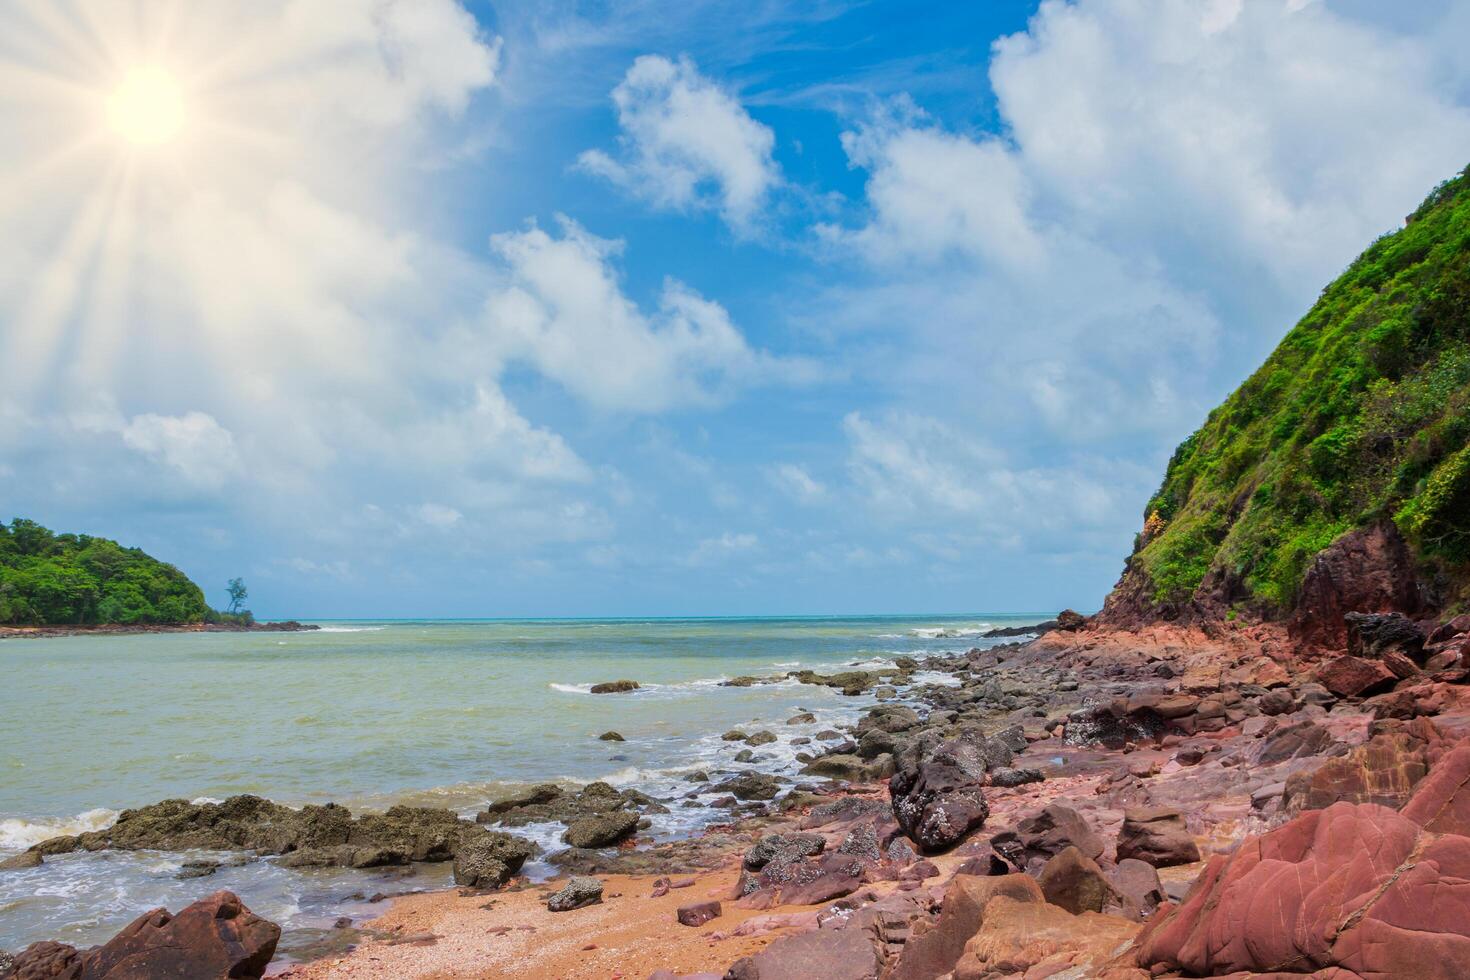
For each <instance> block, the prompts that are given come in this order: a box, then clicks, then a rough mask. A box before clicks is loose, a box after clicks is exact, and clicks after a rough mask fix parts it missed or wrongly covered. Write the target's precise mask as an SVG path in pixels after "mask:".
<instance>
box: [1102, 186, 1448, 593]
mask: <svg viewBox="0 0 1470 980" xmlns="http://www.w3.org/2000/svg"><path fill="white" fill-rule="evenodd" d="M1144 518H1145V523H1144V528H1143V531H1142V532H1141V533H1140V534H1139V536H1138V538H1137V540H1136V543H1135V548H1134V553H1133V556H1132V557H1131V558H1130V559H1129V562H1128V567H1127V569H1126V571H1125V572H1124V575H1123V580H1122V581H1121V582H1120V583H1119V586H1118V589H1117V590H1115V591H1114V593H1113V595H1112V596H1111V597H1110V598H1109V606H1110V607H1112V609H1111V610H1109V611H1105V613H1104V618H1105V619H1106V618H1108V616H1109V615H1112V616H1113V617H1115V618H1118V617H1120V616H1122V617H1125V618H1126V617H1128V616H1131V617H1134V618H1136V617H1139V616H1162V617H1165V618H1176V617H1184V618H1190V617H1201V616H1219V615H1225V616H1227V617H1231V618H1233V617H1234V616H1236V615H1242V614H1250V615H1252V616H1259V617H1264V618H1281V617H1284V616H1286V615H1288V614H1289V613H1291V611H1292V610H1293V608H1294V606H1295V605H1296V604H1297V603H1298V601H1299V599H1301V598H1302V596H1301V590H1302V587H1303V581H1304V576H1305V575H1306V573H1307V571H1308V569H1309V567H1311V565H1312V563H1313V561H1314V559H1316V558H1317V556H1319V555H1320V554H1322V553H1323V552H1324V550H1325V549H1328V548H1329V546H1331V545H1332V544H1333V543H1334V541H1338V540H1339V539H1340V537H1341V536H1343V535H1344V534H1346V533H1348V532H1351V531H1354V530H1355V529H1360V528H1369V527H1375V528H1381V529H1382V530H1383V531H1384V533H1385V534H1387V535H1390V536H1392V537H1394V538H1395V539H1397V538H1398V537H1400V536H1401V537H1402V539H1403V540H1404V541H1405V542H1407V547H1408V555H1409V556H1410V562H1411V563H1412V565H1413V566H1414V567H1413V569H1412V574H1413V575H1414V576H1416V577H1417V580H1418V582H1419V583H1422V586H1416V587H1421V588H1422V589H1423V592H1424V594H1425V595H1426V596H1428V605H1430V606H1433V607H1436V608H1439V609H1442V610H1458V609H1462V608H1464V607H1466V605H1467V600H1470V594H1467V593H1470V590H1467V583H1470V168H1467V170H1466V171H1465V172H1463V173H1461V174H1460V175H1459V176H1458V177H1456V178H1454V179H1453V180H1450V181H1447V182H1446V183H1444V184H1442V185H1441V186H1440V187H1439V188H1437V189H1436V190H1435V191H1434V192H1433V193H1432V194H1430V195H1429V197H1428V199H1427V200H1425V202H1424V203H1423V204H1422V205H1421V206H1420V207H1419V209H1418V210H1417V211H1415V212H1414V213H1413V214H1412V215H1411V216H1410V217H1409V218H1408V219H1407V221H1406V224H1405V226H1404V227H1403V228H1402V229H1401V230H1399V231H1397V232H1395V233H1393V234H1390V235H1386V236H1384V237H1382V238H1380V239H1378V241H1376V242H1374V243H1373V244H1372V245H1371V246H1370V247H1369V248H1368V250H1367V251H1366V252H1364V253H1363V254H1362V255H1361V256H1360V257H1359V258H1358V259H1357V261H1355V262H1354V263H1353V264H1352V265H1351V266H1350V267H1349V268H1348V269H1347V271H1346V272H1344V273H1343V274H1342V275H1341V276H1340V277H1339V278H1338V279H1337V281H1336V282H1334V283H1332V284H1331V285H1330V286H1328V287H1327V288H1326V289H1325V290H1324V291H1323V292H1322V295H1321V297H1320V298H1319V299H1318V300H1317V302H1316V304H1315V305H1313V307H1312V309H1311V310H1310V311H1309V312H1308V313H1307V315H1306V316H1305V317H1303V318H1302V320H1301V322H1300V323H1298V324H1297V325H1296V327H1294V328H1293V329H1292V330H1291V332H1290V333H1288V334H1287V335H1286V338H1285V339H1284V340H1283V341H1282V342H1281V345H1280V346H1279V347H1278V348H1277V349H1276V350H1275V352H1274V353H1272V355H1271V356H1270V358H1269V359H1267V361H1266V363H1265V364H1264V365H1262V366H1261V368H1260V369H1259V370H1258V371H1256V373H1255V374H1254V375H1252V376H1251V377H1250V379H1249V380H1247V381H1246V382H1245V383H1244V384H1243V385H1241V386H1240V388H1239V389H1238V390H1237V391H1236V392H1235V393H1234V394H1233V395H1231V396H1230V398H1229V399H1228V400H1227V401H1226V402H1225V403H1224V404H1223V405H1221V406H1220V407H1219V408H1217V409H1215V411H1213V412H1211V413H1210V416H1209V418H1208V419H1207V420H1206V421H1205V424H1204V425H1203V426H1202V427H1201V428H1200V430H1199V431H1198V432H1196V433H1195V434H1194V435H1192V436H1190V437H1189V438H1188V439H1187V440H1185V441H1184V444H1183V445H1181V446H1180V447H1179V448H1178V450H1176V451H1175V453H1174V457H1173V459H1172V460H1171V461H1170V463H1169V468H1168V472H1167V473H1166V475H1165V477H1164V482H1163V485H1162V486H1161V487H1160V488H1159V490H1158V492H1157V493H1156V494H1155V495H1154V497H1153V499H1152V500H1150V501H1149V503H1148V506H1147V508H1146V510H1145V514H1144ZM1395 531H1396V532H1397V533H1395ZM1395 545H1396V546H1397V542H1396V541H1395Z"/></svg>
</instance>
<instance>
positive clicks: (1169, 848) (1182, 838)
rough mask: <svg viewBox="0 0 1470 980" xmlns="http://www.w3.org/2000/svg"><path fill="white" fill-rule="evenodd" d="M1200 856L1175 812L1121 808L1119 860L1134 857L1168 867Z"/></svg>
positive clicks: (1195, 859)
mask: <svg viewBox="0 0 1470 980" xmlns="http://www.w3.org/2000/svg"><path fill="white" fill-rule="evenodd" d="M1199 857H1200V855H1199V845H1198V844H1196V843H1195V842H1194V838H1193V837H1192V836H1190V833H1189V828H1188V827H1186V826H1185V825H1184V817H1183V816H1182V815H1180V814H1179V813H1178V812H1177V811H1175V810H1164V809H1158V808H1148V807H1138V808H1136V809H1131V810H1125V811H1123V829H1122V830H1121V831H1119V833H1118V860H1120V861H1122V860H1125V859H1127V858H1133V859H1135V860H1138V861H1143V862H1145V863H1148V864H1151V865H1153V866H1154V867H1156V868H1170V867H1173V866H1174V865H1176V864H1193V863H1194V862H1195V861H1198V860H1199Z"/></svg>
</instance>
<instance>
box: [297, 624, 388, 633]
mask: <svg viewBox="0 0 1470 980" xmlns="http://www.w3.org/2000/svg"><path fill="white" fill-rule="evenodd" d="M387 628H388V627H386V626H318V627H317V628H316V629H315V630H314V631H313V632H316V633H377V632H379V631H381V630H385V629H387Z"/></svg>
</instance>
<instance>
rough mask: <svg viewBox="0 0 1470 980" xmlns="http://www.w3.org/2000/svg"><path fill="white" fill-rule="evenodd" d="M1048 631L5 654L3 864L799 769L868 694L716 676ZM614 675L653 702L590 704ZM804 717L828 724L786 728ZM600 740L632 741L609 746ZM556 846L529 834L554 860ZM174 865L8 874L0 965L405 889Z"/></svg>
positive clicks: (455, 628) (894, 622)
mask: <svg viewBox="0 0 1470 980" xmlns="http://www.w3.org/2000/svg"><path fill="white" fill-rule="evenodd" d="M1041 618H1043V617H1041V616H1015V615H1005V616H1001V615H994V616H989V615H973V616H948V617H932V616H927V617H861V618H809V619H699V620H695V619H681V620H604V621H586V620H565V621H548V620H535V621H469V622H399V621H395V622H350V623H323V624H321V625H322V626H323V627H324V628H323V629H322V630H321V631H319V632H308V633H252V634H220V633H213V634H166V635H139V636H113V637H100V636H99V637H75V638H58V639H45V640H32V639H26V640H7V641H0V670H3V675H4V677H5V682H4V683H3V684H0V856H4V855H7V854H11V853H14V852H16V851H18V850H22V849H24V848H25V847H27V846H29V845H30V844H32V843H35V842H36V841H38V840H41V839H44V838H45V837H49V836H54V835H56V834H58V833H75V832H77V831H79V830H83V829H94V828H96V827H101V826H105V825H106V824H107V823H109V822H110V821H111V820H112V819H113V817H114V816H115V813H116V811H117V810H118V809H121V808H124V807H128V806H137V805H142V804H147V803H153V802H156V801H158V800H161V799H165V798H168V797H184V798H188V799H194V798H199V797H210V798H216V799H218V798H223V797H225V796H229V795H231V794H235V793H256V794H259V795H262V796H266V797H269V798H271V799H275V800H278V801H281V802H284V803H292V804H299V803H306V802H325V801H328V800H334V801H336V802H339V803H342V804H345V805H347V806H348V807H350V808H352V809H353V810H354V811H358V810H365V809H384V808H386V807H387V806H389V805H391V804H393V803H396V802H411V803H416V804H421V805H439V806H448V807H452V808H454V809H457V810H461V811H463V812H465V813H466V814H468V813H471V812H473V810H474V809H476V808H478V807H481V806H483V804H484V803H485V802H486V801H487V800H488V799H491V798H494V797H496V796H497V795H500V794H503V793H505V792H507V791H508V790H511V789H515V788H517V787H519V786H522V785H524V784H526V783H530V782H540V781H545V780H549V779H562V780H567V781H576V782H582V781H588V780H592V779H607V780H609V781H611V782H613V783H615V784H618V785H624V786H638V787H639V788H641V789H644V790H645V791H647V792H651V793H655V794H659V793H663V794H665V795H671V794H673V793H675V792H677V793H681V794H682V793H683V792H687V791H688V788H689V787H688V785H687V784H685V783H684V782H683V781H682V778H681V777H682V774H684V773H687V772H689V771H690V770H692V769H695V768H725V769H731V770H737V769H739V768H741V766H740V765H739V764H735V763H734V762H733V761H732V759H731V757H733V755H734V753H735V752H736V751H738V750H739V749H740V748H742V747H743V746H740V745H738V744H734V745H732V744H731V743H726V742H722V741H720V739H719V735H720V733H722V732H724V731H725V730H727V729H729V728H731V727H735V726H737V725H738V726H742V727H746V728H747V729H749V728H750V726H752V725H763V726H768V727H770V728H771V730H772V731H775V732H776V733H777V734H778V735H779V736H780V739H781V740H780V741H779V742H778V743H777V744H775V745H772V746H768V747H765V748H764V749H763V750H762V751H763V753H764V754H765V756H766V758H765V759H763V760H762V761H761V762H760V763H759V764H760V766H761V768H763V769H767V770H770V769H773V768H775V769H780V768H782V767H786V768H787V769H789V770H791V771H794V768H795V763H794V760H793V759H792V756H794V754H795V751H796V749H795V747H792V746H791V745H790V744H789V740H790V739H791V738H793V737H797V736H800V735H808V736H809V735H811V734H813V733H814V732H815V731H817V730H818V729H820V728H822V727H828V726H830V725H832V724H834V723H837V722H841V721H846V720H848V719H850V718H852V717H853V716H854V715H855V714H856V713H857V712H858V711H859V710H860V709H861V708H862V707H865V706H866V705H867V704H869V703H871V700H870V699H869V698H866V697H864V698H844V697H841V696H840V695H838V694H837V693H836V692H835V691H832V690H830V689H828V688H823V687H815V686H812V685H801V684H797V683H795V682H792V681H787V682H785V683H782V684H773V685H758V686H754V687H748V688H732V687H722V686H720V683H719V682H720V681H721V680H723V679H726V678H730V677H735V676H738V675H741V674H754V675H772V674H779V673H783V672H785V671H788V670H795V669H798V668H806V667H810V668H814V669H818V670H829V669H832V668H835V667H838V666H845V665H850V664H855V663H863V664H870V665H879V664H883V663H886V662H889V661H891V659H892V658H893V657H895V656H898V655H903V654H908V655H923V654H924V653H929V652H934V653H939V652H950V651H956V650H965V649H968V648H969V647H970V646H973V645H977V644H979V645H987V644H986V643H985V642H983V641H980V640H979V635H980V634H981V633H982V632H984V631H985V630H986V629H988V628H990V627H992V626H1006V625H1016V624H1020V623H1028V622H1035V621H1038V620H1040V619H1041ZM620 678H628V679H632V680H636V681H638V682H639V683H640V684H642V685H643V689H642V690H640V691H638V692H637V693H634V694H629V695H592V694H590V693H588V691H587V688H588V687H589V686H590V685H591V684H593V683H596V682H598V681H606V680H616V679H620ZM936 679H939V678H936ZM798 709H804V710H810V711H813V712H814V713H815V714H816V715H817V719H818V720H817V722H816V723H815V724H813V725H806V726H787V725H785V724H784V720H785V719H786V718H788V717H790V716H791V715H792V714H794V713H795V712H796V711H797V710H798ZM608 729H614V730H616V731H618V732H620V733H622V734H623V735H624V737H625V738H626V739H627V741H625V742H621V743H608V742H600V741H598V740H597V739H596V736H597V735H598V734H599V733H601V732H603V731H606V730H608ZM700 819H707V817H705V815H704V811H703V810H676V812H675V813H674V814H671V815H670V816H669V817H668V818H665V820H664V821H663V822H662V824H661V825H658V826H656V827H655V831H656V832H657V833H658V834H660V835H673V834H678V833H683V832H687V831H688V830H690V829H692V827H693V826H694V825H695V824H697V822H698V821H699V820H700ZM559 830H560V827H559V826H551V827H546V828H532V830H531V833H532V834H533V835H538V834H539V836H540V839H542V840H543V843H546V844H551V843H552V842H553V841H554V840H555V836H556V833H557V832H559ZM183 859H184V857H183V856H179V855H164V854H144V855H121V854H102V855H72V856H67V857H63V858H57V859H54V860H51V861H48V863H47V865H46V866H44V867H42V868H39V869H34V870H31V871H24V872H11V873H0V948H13V947H18V946H22V945H24V944H25V943H28V942H30V941H33V940H35V939H40V938H65V939H67V941H71V942H95V941H98V940H99V939H103V938H106V937H107V936H109V935H111V933H112V932H113V931H115V930H116V928H118V927H120V926H121V925H123V924H125V923H126V922H127V921H128V920H130V919H131V918H132V917H133V916H135V915H136V914H138V913H140V912H142V911H144V910H146V909H147V908H151V907H153V906H156V905H159V904H168V905H171V906H175V907H176V906H177V905H178V904H180V902H187V901H189V900H191V899H192V898H193V897H198V896H199V895H202V894H206V893H208V892H210V891H213V890H215V889H217V888H221V887H229V888H234V889H235V890H237V891H239V892H240V893H241V894H242V896H243V897H244V898H245V900H246V902H247V904H251V905H252V906H253V907H257V910H258V911H261V912H262V913H263V914H268V915H272V916H273V917H275V918H277V919H278V921H283V922H286V923H287V924H288V925H298V926H310V925H312V924H316V923H317V921H318V920H319V919H322V918H324V917H326V916H328V915H331V914H334V913H335V912H336V911H339V910H340V908H341V907H342V906H343V903H344V899H343V897H342V896H344V895H347V894H350V893H352V892H353V891H356V890H362V891H368V892H371V891H378V890H392V889H391V888H382V887H379V886H378V884H376V883H375V881H374V880H367V881H364V880H362V879H364V876H365V875H366V873H364V872H317V873H311V874H308V873H303V872H299V871H290V870H287V869H279V868H276V867H274V865H273V864H271V863H270V862H257V863H256V864H252V865H250V866H248V867H246V868H239V869H225V870H222V871H221V872H219V873H218V874H216V875H214V876H211V877H208V878H203V879H196V880H193V881H176V880H174V878H173V877H172V875H173V872H174V871H176V870H177V868H178V865H179V862H180V861H181V860H183ZM394 874H395V875H399V874H401V873H399V872H395V873H394ZM443 875H444V872H443V869H442V868H441V869H433V868H429V869H417V870H416V871H415V872H413V874H412V875H411V876H410V878H408V879H401V878H396V879H395V880H396V881H398V884H399V886H400V887H401V886H402V885H403V883H404V881H407V882H408V883H409V884H410V885H414V886H423V885H425V884H436V883H441V879H442V878H443ZM379 877H380V878H381V874H380V875H379ZM327 921H329V920H327Z"/></svg>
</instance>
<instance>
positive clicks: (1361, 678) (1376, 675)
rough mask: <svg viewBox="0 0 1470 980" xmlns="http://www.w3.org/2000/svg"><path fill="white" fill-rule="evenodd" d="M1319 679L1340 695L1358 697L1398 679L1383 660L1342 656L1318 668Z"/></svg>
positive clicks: (1323, 684)
mask: <svg viewBox="0 0 1470 980" xmlns="http://www.w3.org/2000/svg"><path fill="white" fill-rule="evenodd" d="M1317 680H1318V681H1320V682H1321V684H1322V686H1323V687H1325V688H1327V690H1329V691H1331V692H1332V693H1333V694H1336V695H1338V696H1339V697H1344V698H1350V697H1356V696H1357V695H1359V694H1363V693H1365V692H1371V691H1374V690H1377V689H1379V688H1382V687H1385V686H1387V685H1389V684H1391V683H1393V682H1394V680H1396V678H1395V677H1394V674H1393V671H1391V670H1389V669H1388V667H1386V666H1384V664H1383V663H1382V662H1381V661H1377V660H1364V659H1362V658H1361V657H1353V656H1341V657H1337V658H1335V659H1333V660H1329V661H1327V662H1326V663H1325V664H1323V665H1322V666H1320V667H1318V668H1317Z"/></svg>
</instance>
